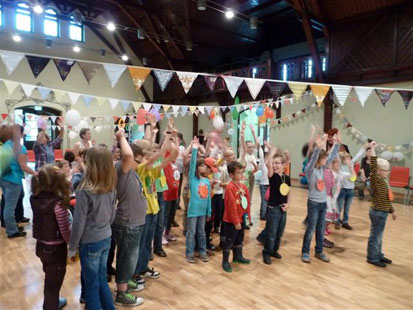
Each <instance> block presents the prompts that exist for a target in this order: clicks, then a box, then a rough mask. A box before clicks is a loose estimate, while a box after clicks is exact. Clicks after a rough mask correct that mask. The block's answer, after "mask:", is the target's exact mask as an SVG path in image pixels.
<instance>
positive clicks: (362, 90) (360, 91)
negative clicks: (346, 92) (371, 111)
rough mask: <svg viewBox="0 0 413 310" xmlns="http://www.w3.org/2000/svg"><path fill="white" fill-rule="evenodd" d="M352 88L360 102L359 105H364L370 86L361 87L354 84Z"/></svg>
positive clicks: (370, 89) (369, 92) (370, 90)
mask: <svg viewBox="0 0 413 310" xmlns="http://www.w3.org/2000/svg"><path fill="white" fill-rule="evenodd" d="M354 90H355V91H356V94H357V97H358V98H359V101H360V103H361V106H362V107H364V104H365V103H366V100H367V98H368V97H370V94H371V92H372V91H373V88H370V87H362V86H354Z"/></svg>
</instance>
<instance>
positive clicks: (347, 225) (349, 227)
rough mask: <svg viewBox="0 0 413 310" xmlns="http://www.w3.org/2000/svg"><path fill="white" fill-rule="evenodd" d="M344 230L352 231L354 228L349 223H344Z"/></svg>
mask: <svg viewBox="0 0 413 310" xmlns="http://www.w3.org/2000/svg"><path fill="white" fill-rule="evenodd" d="M342 226H343V228H345V229H348V230H352V229H353V227H351V226H350V225H349V224H348V223H343V225H342Z"/></svg>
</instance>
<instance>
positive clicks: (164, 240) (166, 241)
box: [162, 235, 168, 245]
mask: <svg viewBox="0 0 413 310" xmlns="http://www.w3.org/2000/svg"><path fill="white" fill-rule="evenodd" d="M162 245H168V240H166V238H165V235H162Z"/></svg>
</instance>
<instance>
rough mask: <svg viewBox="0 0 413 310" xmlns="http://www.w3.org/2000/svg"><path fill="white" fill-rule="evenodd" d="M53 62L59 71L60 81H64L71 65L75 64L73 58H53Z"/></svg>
mask: <svg viewBox="0 0 413 310" xmlns="http://www.w3.org/2000/svg"><path fill="white" fill-rule="evenodd" d="M53 62H54V64H55V65H56V68H57V71H59V74H60V77H61V78H62V81H65V80H66V78H67V76H68V75H69V73H70V71H71V70H72V67H73V66H74V65H75V62H74V61H73V60H62V59H53Z"/></svg>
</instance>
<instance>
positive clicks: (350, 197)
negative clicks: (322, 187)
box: [343, 189, 354, 224]
mask: <svg viewBox="0 0 413 310" xmlns="http://www.w3.org/2000/svg"><path fill="white" fill-rule="evenodd" d="M345 191H346V194H345V200H344V214H343V224H348V219H349V215H350V206H351V202H352V201H353V197H354V189H345Z"/></svg>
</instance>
